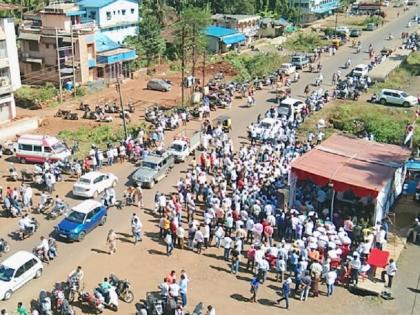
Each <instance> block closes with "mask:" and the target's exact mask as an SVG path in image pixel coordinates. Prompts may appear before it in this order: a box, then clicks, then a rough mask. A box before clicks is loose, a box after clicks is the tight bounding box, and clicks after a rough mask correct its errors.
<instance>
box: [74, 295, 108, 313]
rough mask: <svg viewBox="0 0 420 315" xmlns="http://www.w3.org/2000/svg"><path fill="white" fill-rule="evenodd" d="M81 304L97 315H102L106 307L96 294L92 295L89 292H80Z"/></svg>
mask: <svg viewBox="0 0 420 315" xmlns="http://www.w3.org/2000/svg"><path fill="white" fill-rule="evenodd" d="M79 302H80V303H81V304H87V305H88V306H89V307H90V308H92V309H93V310H94V311H95V313H96V314H101V313H102V312H103V311H104V309H105V305H104V304H103V303H102V301H101V299H100V298H98V297H96V295H95V294H91V293H89V292H87V291H83V290H82V291H80V293H79Z"/></svg>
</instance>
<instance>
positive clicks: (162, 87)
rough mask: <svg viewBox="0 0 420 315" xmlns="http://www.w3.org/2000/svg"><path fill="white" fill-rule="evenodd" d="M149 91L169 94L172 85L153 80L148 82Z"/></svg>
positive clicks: (160, 80) (163, 81)
mask: <svg viewBox="0 0 420 315" xmlns="http://www.w3.org/2000/svg"><path fill="white" fill-rule="evenodd" d="M147 89H148V90H155V91H162V92H169V91H170V90H171V85H170V84H169V83H168V81H165V80H162V79H151V80H150V81H149V82H147Z"/></svg>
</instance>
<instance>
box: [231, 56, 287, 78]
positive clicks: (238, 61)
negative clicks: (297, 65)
mask: <svg viewBox="0 0 420 315" xmlns="http://www.w3.org/2000/svg"><path fill="white" fill-rule="evenodd" d="M226 60H227V61H228V62H229V63H230V64H231V65H232V66H233V67H234V68H235V69H236V71H237V73H238V74H237V75H236V77H235V79H236V80H240V81H243V80H250V79H252V78H254V77H263V76H265V75H267V74H270V73H272V72H273V71H275V70H277V69H278V68H279V67H280V66H281V64H282V63H284V62H285V61H286V57H285V56H281V55H280V54H278V53H272V52H270V53H258V54H252V55H249V54H244V55H238V54H229V55H227V56H226Z"/></svg>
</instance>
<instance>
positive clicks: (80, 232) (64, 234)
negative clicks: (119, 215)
mask: <svg viewBox="0 0 420 315" xmlns="http://www.w3.org/2000/svg"><path fill="white" fill-rule="evenodd" d="M107 215H108V213H107V209H106V207H105V206H104V205H103V204H102V203H100V202H98V201H96V200H92V199H89V200H85V201H83V202H82V203H80V204H78V205H77V206H75V207H73V208H72V209H71V211H70V212H69V213H68V215H67V216H66V217H65V218H64V219H63V220H62V221H61V222H60V223H59V224H58V225H57V226H56V228H55V232H56V234H57V235H58V236H59V237H61V238H64V239H67V240H70V241H82V240H83V239H84V238H85V236H86V234H87V233H89V232H91V231H92V230H93V229H94V228H96V227H97V226H98V225H104V224H105V222H106V219H107Z"/></svg>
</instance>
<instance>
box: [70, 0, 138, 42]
mask: <svg viewBox="0 0 420 315" xmlns="http://www.w3.org/2000/svg"><path fill="white" fill-rule="evenodd" d="M77 4H78V5H79V6H80V9H81V11H85V13H84V18H85V19H86V20H94V21H95V22H96V25H97V26H98V28H99V30H100V31H101V33H103V34H104V35H106V36H107V37H108V38H110V39H111V40H112V41H113V42H116V43H118V44H122V43H123V41H124V39H125V38H126V37H127V36H134V35H136V34H137V31H138V23H139V1H138V0H79V1H77Z"/></svg>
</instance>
